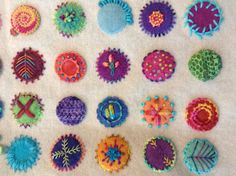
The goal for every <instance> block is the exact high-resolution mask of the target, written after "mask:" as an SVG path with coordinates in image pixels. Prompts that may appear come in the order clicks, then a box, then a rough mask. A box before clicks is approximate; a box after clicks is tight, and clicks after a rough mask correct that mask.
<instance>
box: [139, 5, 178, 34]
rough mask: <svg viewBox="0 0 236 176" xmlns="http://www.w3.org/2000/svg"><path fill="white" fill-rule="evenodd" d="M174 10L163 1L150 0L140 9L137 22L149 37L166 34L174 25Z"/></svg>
mask: <svg viewBox="0 0 236 176" xmlns="http://www.w3.org/2000/svg"><path fill="white" fill-rule="evenodd" d="M175 21H176V14H175V11H174V10H173V9H172V7H171V5H170V4H169V3H168V2H165V1H150V3H149V4H146V5H145V6H144V7H143V9H142V10H141V14H140V17H139V24H140V27H141V29H142V30H143V31H144V32H145V33H147V34H148V35H150V36H151V37H161V36H164V35H166V34H167V33H169V32H170V31H171V29H172V28H173V27H174V25H175Z"/></svg>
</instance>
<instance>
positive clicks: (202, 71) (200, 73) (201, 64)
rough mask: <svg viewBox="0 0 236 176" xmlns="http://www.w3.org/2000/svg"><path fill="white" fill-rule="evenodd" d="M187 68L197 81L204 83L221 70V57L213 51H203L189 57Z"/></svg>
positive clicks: (213, 77)
mask: <svg viewBox="0 0 236 176" xmlns="http://www.w3.org/2000/svg"><path fill="white" fill-rule="evenodd" d="M188 67H189V70H190V72H191V73H192V75H193V76H195V77H196V78H197V79H199V80H201V81H204V82H205V81H209V80H213V79H215V78H216V77H217V76H218V75H219V73H220V71H221V69H222V60H221V56H220V55H219V54H217V53H216V52H215V51H213V50H209V49H203V50H200V51H199V52H197V53H196V54H194V55H193V56H192V57H191V59H190V61H189V63H188Z"/></svg>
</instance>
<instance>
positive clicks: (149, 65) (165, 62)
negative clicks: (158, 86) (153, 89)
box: [142, 50, 176, 82]
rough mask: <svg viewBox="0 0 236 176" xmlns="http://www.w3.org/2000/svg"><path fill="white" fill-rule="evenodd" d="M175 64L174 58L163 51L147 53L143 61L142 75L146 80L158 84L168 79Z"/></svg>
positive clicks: (173, 70)
mask: <svg viewBox="0 0 236 176" xmlns="http://www.w3.org/2000/svg"><path fill="white" fill-rule="evenodd" d="M175 67H176V62H175V59H174V57H173V56H172V55H171V54H170V53H168V52H166V51H163V50H155V51H153V52H151V53H149V54H148V55H147V56H146V57H145V58H144V60H143V63H142V68H143V74H144V75H145V76H146V78H147V79H149V80H151V81H154V82H160V81H165V80H166V79H169V78H170V77H171V76H172V74H173V73H174V72H175Z"/></svg>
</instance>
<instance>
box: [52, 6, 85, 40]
mask: <svg viewBox="0 0 236 176" xmlns="http://www.w3.org/2000/svg"><path fill="white" fill-rule="evenodd" d="M54 23H55V25H56V27H57V29H58V30H59V32H60V33H61V34H62V35H63V36H65V37H68V38H69V37H72V36H73V35H75V34H77V33H79V32H80V31H82V29H83V28H84V26H85V23H86V17H85V13H84V11H83V9H82V7H81V6H80V5H79V4H78V3H75V2H66V3H62V4H61V5H59V6H58V7H57V9H56V13H55V17H54Z"/></svg>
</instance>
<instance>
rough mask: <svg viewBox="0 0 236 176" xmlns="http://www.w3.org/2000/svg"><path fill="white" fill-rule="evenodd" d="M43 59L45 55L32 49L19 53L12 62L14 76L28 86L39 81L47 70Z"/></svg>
mask: <svg viewBox="0 0 236 176" xmlns="http://www.w3.org/2000/svg"><path fill="white" fill-rule="evenodd" d="M42 58H43V55H41V54H39V52H38V51H36V50H33V49H31V48H29V49H23V50H22V51H20V52H17V55H16V56H15V57H14V58H13V62H12V69H13V74H15V75H16V79H20V80H21V81H22V82H25V83H26V84H28V83H29V82H31V83H33V82H34V81H35V80H39V77H40V76H41V75H43V70H44V69H45V68H44V64H45V61H44V60H43V59H42Z"/></svg>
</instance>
